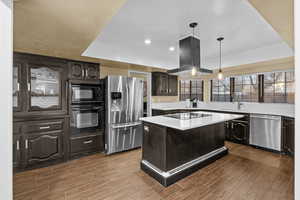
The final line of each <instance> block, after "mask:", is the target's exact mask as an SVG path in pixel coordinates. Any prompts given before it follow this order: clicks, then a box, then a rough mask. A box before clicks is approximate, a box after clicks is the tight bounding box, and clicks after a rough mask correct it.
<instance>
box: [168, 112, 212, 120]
mask: <svg viewBox="0 0 300 200" xmlns="http://www.w3.org/2000/svg"><path fill="white" fill-rule="evenodd" d="M210 116H212V115H211V114H204V113H196V112H189V113H175V114H169V115H164V117H171V118H175V119H180V120H189V119H196V118H202V117H210Z"/></svg>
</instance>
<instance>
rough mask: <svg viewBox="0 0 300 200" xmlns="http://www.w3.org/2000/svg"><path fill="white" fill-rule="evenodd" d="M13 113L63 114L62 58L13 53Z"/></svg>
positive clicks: (64, 67)
mask: <svg viewBox="0 0 300 200" xmlns="http://www.w3.org/2000/svg"><path fill="white" fill-rule="evenodd" d="M13 70H14V74H13V107H14V116H16V117H25V118H28V117H30V116H37V115H38V116H41V115H49V114H50V115H63V114H67V101H66V81H67V76H66V73H67V68H66V63H65V61H62V60H60V59H56V58H49V57H43V56H36V55H30V54H20V53H15V54H14V68H13Z"/></svg>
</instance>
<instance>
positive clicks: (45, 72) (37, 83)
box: [27, 65, 63, 111]
mask: <svg viewBox="0 0 300 200" xmlns="http://www.w3.org/2000/svg"><path fill="white" fill-rule="evenodd" d="M62 76H63V69H62V68H60V67H53V66H45V65H29V66H28V79H27V80H28V88H27V89H28V97H29V99H28V102H29V111H40V110H61V108H62V101H63V99H62V84H63V83H62V78H61V77H62Z"/></svg>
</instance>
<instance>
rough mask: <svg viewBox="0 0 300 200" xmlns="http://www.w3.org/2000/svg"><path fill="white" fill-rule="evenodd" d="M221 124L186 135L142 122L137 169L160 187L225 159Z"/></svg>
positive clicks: (222, 124) (223, 134)
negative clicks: (139, 160) (140, 150)
mask: <svg viewBox="0 0 300 200" xmlns="http://www.w3.org/2000/svg"><path fill="white" fill-rule="evenodd" d="M224 142H225V132H224V123H218V124H213V125H207V126H203V127H199V128H194V129H190V130H186V131H181V130H177V129H172V128H168V127H164V126H160V125H156V124H152V123H147V122H143V145H142V161H141V169H142V170H143V171H145V172H146V173H148V174H149V175H150V176H152V177H153V178H155V179H156V180H157V181H159V182H160V183H161V184H162V185H164V186H169V185H171V184H173V183H175V182H176V181H178V180H180V179H182V178H184V177H186V176H188V175H190V174H191V173H193V172H194V171H196V170H198V169H200V168H202V167H204V166H206V165H208V164H210V163H211V162H213V161H215V160H217V159H218V158H220V157H222V156H224V155H226V154H227V153H228V149H227V148H226V147H225V146H224Z"/></svg>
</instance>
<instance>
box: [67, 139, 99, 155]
mask: <svg viewBox="0 0 300 200" xmlns="http://www.w3.org/2000/svg"><path fill="white" fill-rule="evenodd" d="M103 149H104V144H103V135H102V134H101V135H94V136H83V137H76V138H71V140H70V153H71V157H77V156H81V155H85V154H89V153H93V152H99V151H103Z"/></svg>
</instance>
